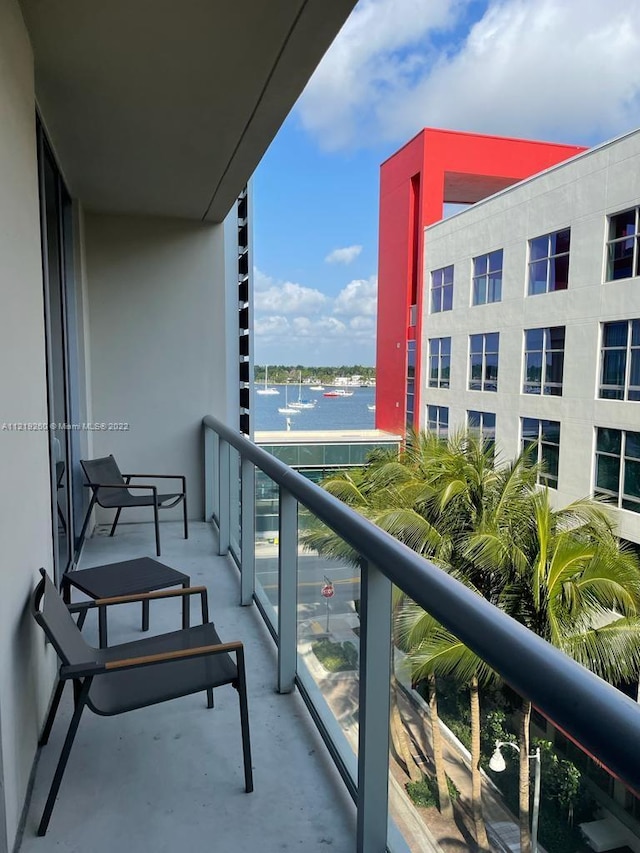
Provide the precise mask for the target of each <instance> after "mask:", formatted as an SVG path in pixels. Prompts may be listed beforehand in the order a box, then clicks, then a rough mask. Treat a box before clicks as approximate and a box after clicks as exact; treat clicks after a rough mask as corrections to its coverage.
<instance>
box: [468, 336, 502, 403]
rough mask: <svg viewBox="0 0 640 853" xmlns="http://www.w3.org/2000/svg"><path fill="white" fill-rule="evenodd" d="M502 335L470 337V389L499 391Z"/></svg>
mask: <svg viewBox="0 0 640 853" xmlns="http://www.w3.org/2000/svg"><path fill="white" fill-rule="evenodd" d="M499 346H500V333H499V332H490V333H488V334H484V335H469V389H470V390H471V391H497V390H498V351H499Z"/></svg>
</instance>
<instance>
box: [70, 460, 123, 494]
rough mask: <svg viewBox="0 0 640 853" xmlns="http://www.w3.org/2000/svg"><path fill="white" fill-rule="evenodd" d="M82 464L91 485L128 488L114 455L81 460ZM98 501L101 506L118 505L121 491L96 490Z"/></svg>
mask: <svg viewBox="0 0 640 853" xmlns="http://www.w3.org/2000/svg"><path fill="white" fill-rule="evenodd" d="M80 464H81V465H82V468H83V469H84V473H85V474H86V477H87V480H88V481H89V483H96V484H98V483H109V484H111V485H114V486H115V485H120V484H122V485H123V486H126V483H125V481H124V477H123V476H122V474H121V473H120V469H119V468H118V463H117V462H116V460H115V459H114V458H113V454H110V455H109V456H102V457H101V458H100V459H81V460H80ZM95 494H96V499H97V501H98V503H99V504H100V505H101V506H104V505H105V504H106V505H107V506H108V505H110V504H113V503H117V500H118V497H119V496H120V490H119V489H96V490H95Z"/></svg>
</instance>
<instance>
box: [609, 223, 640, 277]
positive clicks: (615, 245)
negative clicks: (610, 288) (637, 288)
mask: <svg viewBox="0 0 640 853" xmlns="http://www.w3.org/2000/svg"><path fill="white" fill-rule="evenodd" d="M634 275H640V208H638V207H634V208H633V209H632V210H625V211H624V213H616V215H615V216H610V217H609V239H608V241H607V281H615V280H616V279H619V278H631V277H632V276H634Z"/></svg>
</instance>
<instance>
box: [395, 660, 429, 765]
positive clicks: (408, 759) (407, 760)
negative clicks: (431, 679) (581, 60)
mask: <svg viewBox="0 0 640 853" xmlns="http://www.w3.org/2000/svg"><path fill="white" fill-rule="evenodd" d="M391 743H392V744H393V749H394V751H395V753H396V755H397V756H398V758H399V759H400V761H401V762H402V763H403V764H404V766H405V768H406V770H407V775H408V776H409V779H410V780H411V781H412V782H419V781H420V780H421V779H422V771H421V770H420V768H419V767H418V765H417V764H416V762H415V761H414V759H413V756H412V755H411V750H410V749H409V741H408V740H407V730H406V728H405V725H404V722H403V720H402V715H401V714H400V709H399V708H398V681H397V679H396V677H395V675H394V674H393V673H391Z"/></svg>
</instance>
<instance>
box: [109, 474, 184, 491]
mask: <svg viewBox="0 0 640 853" xmlns="http://www.w3.org/2000/svg"><path fill="white" fill-rule="evenodd" d="M122 476H123V477H124V478H125V479H126V480H127V481H128V480H131V479H132V478H134V477H135V478H136V479H137V478H138V477H151V478H152V479H154V480H182V490H183V491H186V488H187V478H186V477H185V476H184V474H123V475H122Z"/></svg>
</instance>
